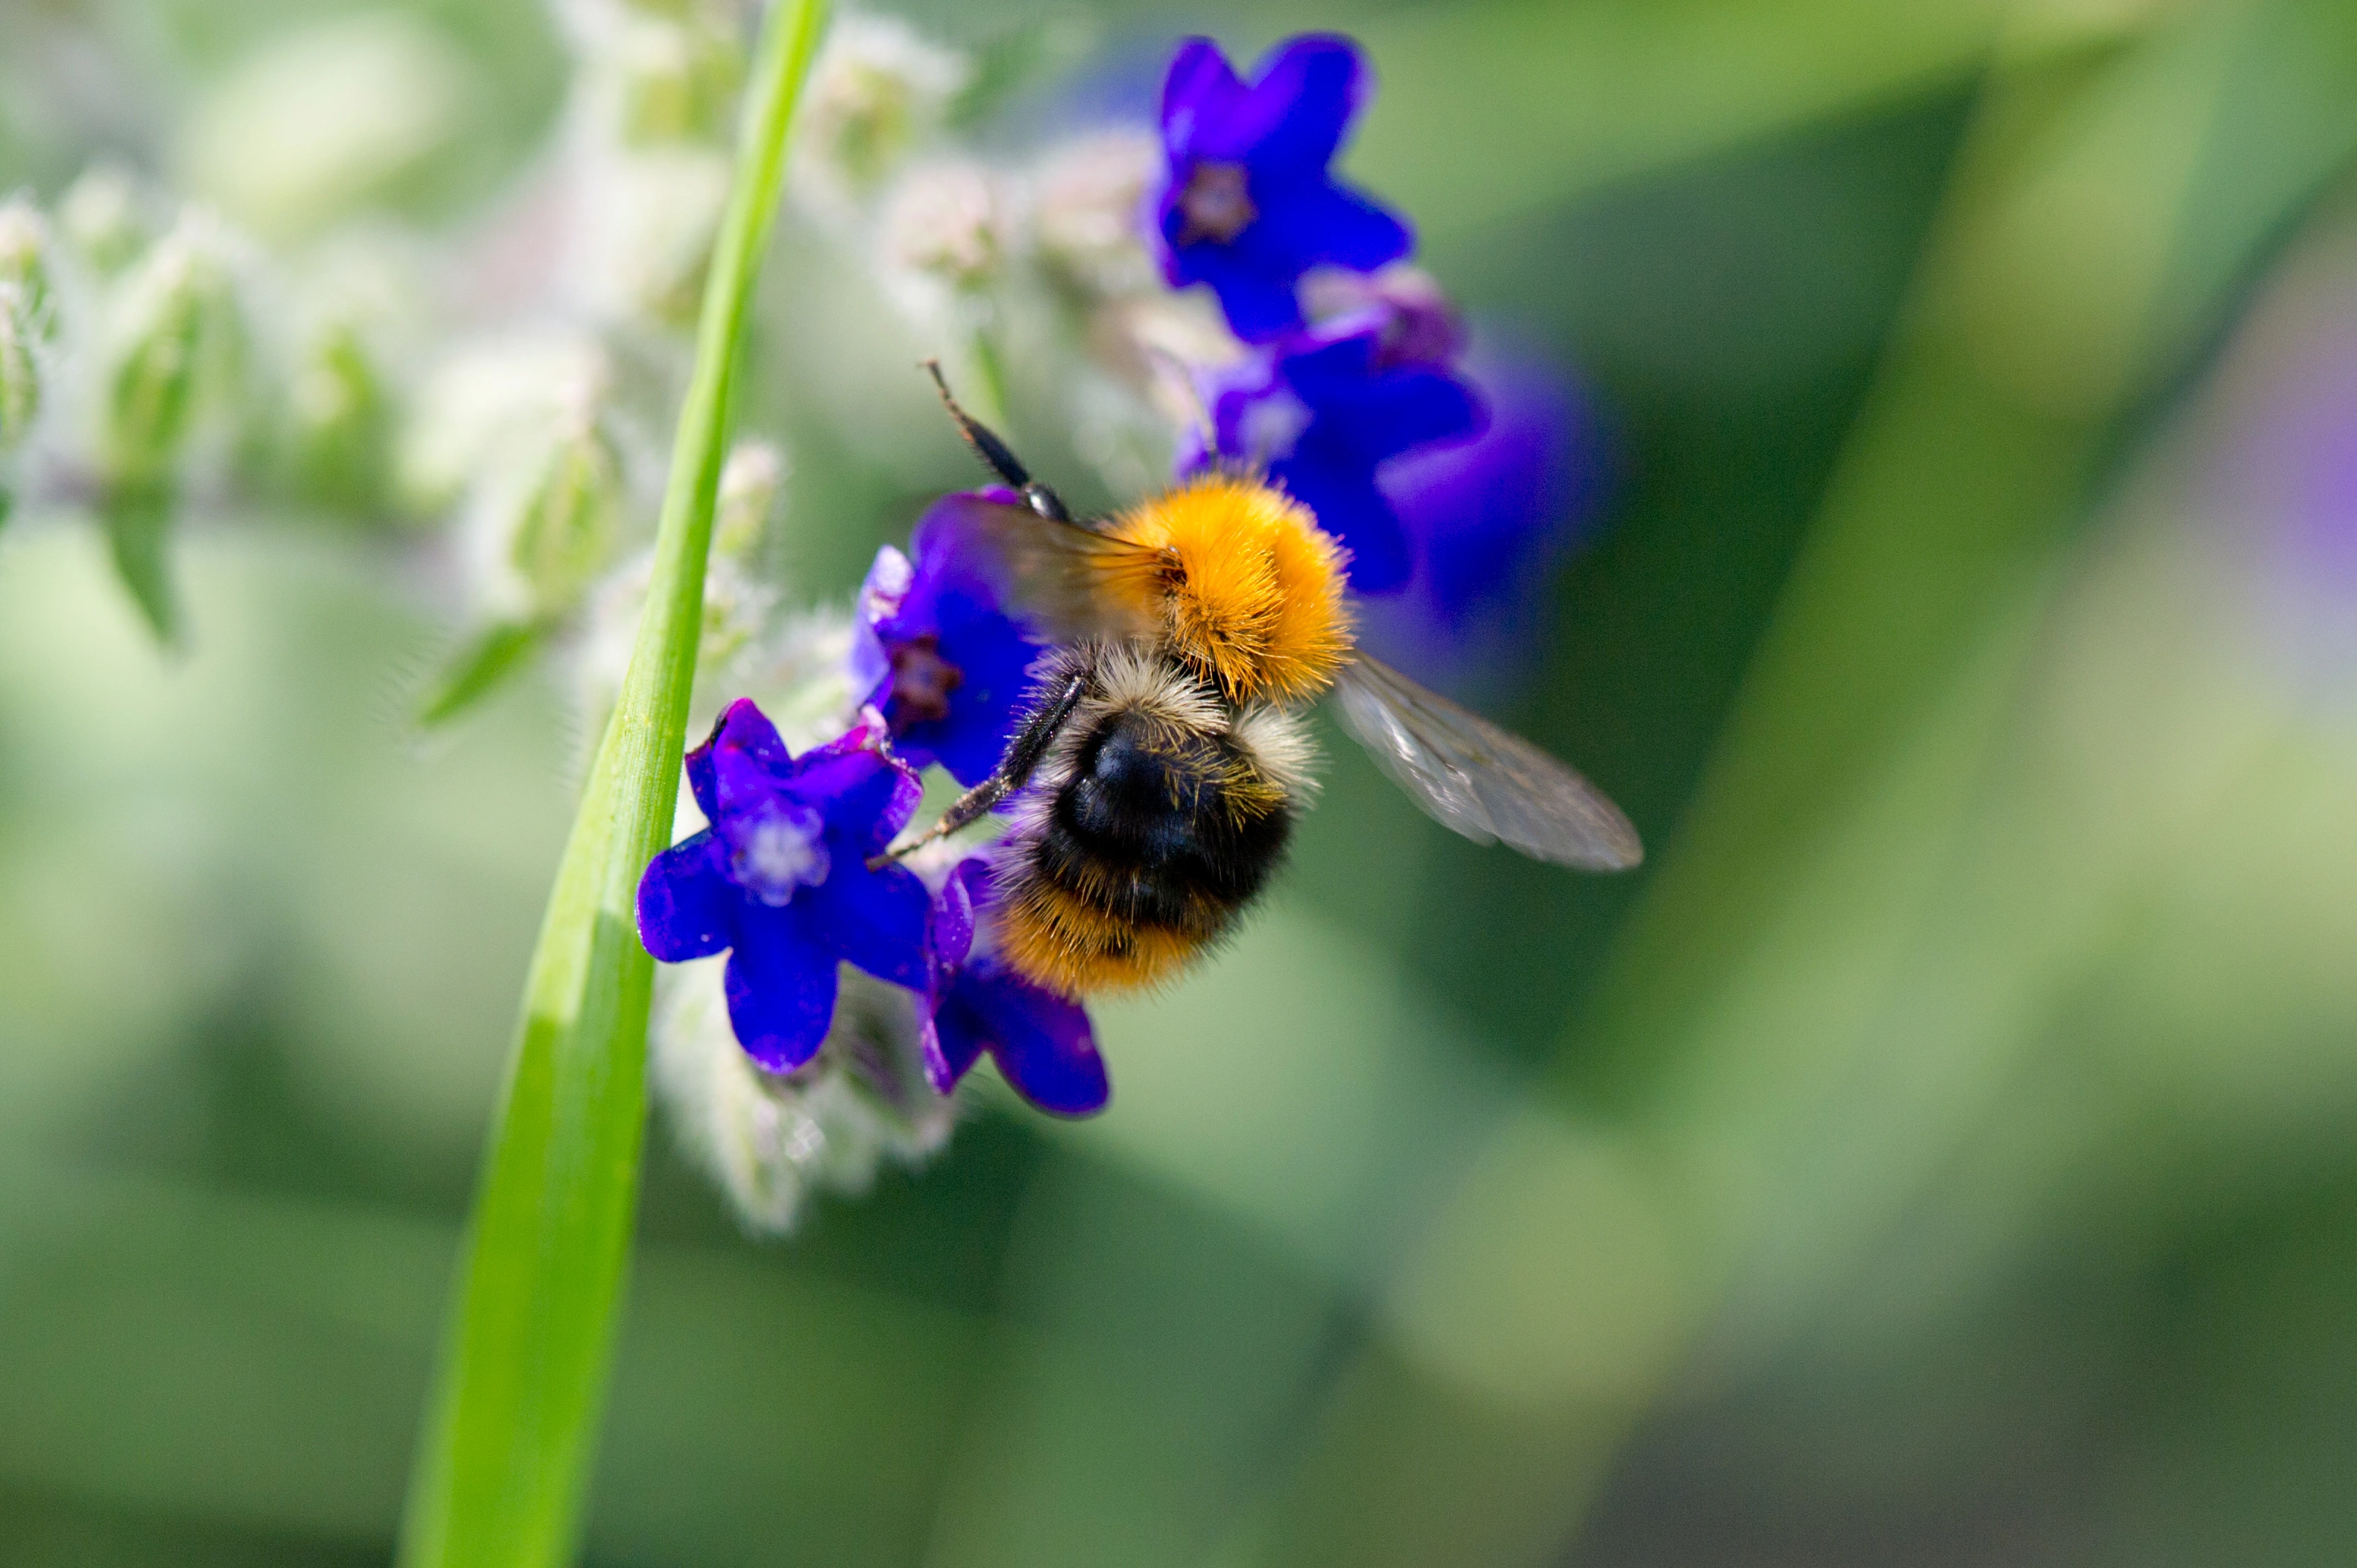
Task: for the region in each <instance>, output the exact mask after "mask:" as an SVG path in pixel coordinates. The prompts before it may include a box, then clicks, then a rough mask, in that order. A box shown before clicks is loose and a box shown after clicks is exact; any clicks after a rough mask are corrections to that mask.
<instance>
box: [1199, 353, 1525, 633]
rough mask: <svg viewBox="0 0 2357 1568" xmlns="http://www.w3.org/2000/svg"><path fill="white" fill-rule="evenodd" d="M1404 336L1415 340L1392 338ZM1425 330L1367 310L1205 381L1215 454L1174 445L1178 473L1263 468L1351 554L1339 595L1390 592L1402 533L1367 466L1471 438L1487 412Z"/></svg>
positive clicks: (1397, 581)
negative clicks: (1220, 464)
mask: <svg viewBox="0 0 2357 1568" xmlns="http://www.w3.org/2000/svg"><path fill="white" fill-rule="evenodd" d="M1410 326H1413V327H1414V328H1415V330H1414V331H1407V330H1404V328H1405V327H1410ZM1435 342H1437V343H1440V344H1442V345H1446V344H1447V343H1448V338H1446V337H1442V338H1434V336H1433V334H1432V332H1431V330H1430V328H1429V326H1428V324H1426V323H1423V322H1421V321H1419V320H1417V319H1416V318H1414V317H1408V316H1406V315H1405V314H1404V313H1399V312H1394V311H1389V310H1382V309H1378V310H1371V311H1365V312H1360V313H1356V314H1354V315H1351V316H1349V317H1342V318H1340V320H1337V321H1335V322H1332V323H1329V324H1327V325H1324V326H1320V327H1318V328H1314V329H1312V330H1309V331H1307V332H1303V333H1301V334H1298V335H1297V336H1296V337H1295V338H1292V339H1290V340H1288V341H1287V342H1286V343H1285V344H1284V345H1282V346H1281V347H1279V348H1278V349H1275V350H1274V351H1271V352H1267V353H1264V354H1261V355H1259V356H1256V357H1255V358H1254V359H1253V360H1247V361H1245V362H1244V363H1243V365H1241V366H1239V367H1237V368H1236V369H1234V370H1232V371H1225V372H1222V373H1221V374H1219V375H1218V376H1216V377H1215V378H1213V380H1212V381H1211V386H1210V388H1209V396H1208V398H1207V401H1208V402H1209V403H1210V406H1211V425H1212V428H1211V438H1212V441H1213V443H1214V444H1215V446H1216V447H1217V451H1216V453H1213V452H1211V451H1206V450H1203V449H1201V446H1200V441H1201V433H1200V432H1198V433H1197V434H1196V437H1195V443H1194V445H1193V446H1192V447H1191V449H1190V448H1189V447H1188V446H1184V445H1182V449H1181V452H1180V454H1179V467H1180V470H1181V472H1185V471H1187V470H1189V469H1192V468H1198V467H1204V466H1206V465H1208V464H1210V463H1211V462H1213V461H1215V460H1232V461H1243V462H1247V463H1251V464H1253V465H1254V466H1255V467H1261V468H1264V469H1265V471H1266V473H1267V475H1268V478H1269V479H1270V481H1271V482H1272V483H1275V484H1278V485H1281V486H1283V487H1284V488H1285V489H1287V490H1289V491H1291V492H1292V494H1293V495H1294V497H1295V499H1298V500H1299V501H1300V502H1301V503H1302V504H1303V505H1304V506H1306V507H1308V509H1309V510H1311V511H1312V512H1314V513H1316V514H1317V517H1318V525H1319V526H1320V527H1322V528H1324V529H1325V530H1326V532H1329V533H1330V534H1332V535H1333V536H1334V537H1335V538H1337V539H1339V540H1340V541H1341V542H1342V543H1343V544H1344V545H1345V546H1346V547H1347V548H1348V549H1349V550H1350V552H1351V567H1350V571H1351V586H1352V587H1353V588H1355V589H1357V590H1358V591H1359V592H1360V593H1362V594H1380V593H1387V592H1389V591H1391V590H1393V589H1395V588H1398V587H1401V586H1402V585H1405V583H1406V582H1407V580H1408V576H1409V574H1410V573H1411V571H1412V570H1413V569H1414V567H1415V557H1414V553H1413V552H1412V550H1411V549H1410V546H1409V540H1408V535H1407V531H1406V530H1405V527H1404V526H1403V525H1402V524H1401V521H1400V517H1399V513H1398V511H1397V510H1395V509H1394V507H1393V505H1392V502H1391V500H1390V499H1389V498H1388V497H1386V496H1385V495H1384V493H1383V489H1381V487H1379V486H1378V485H1377V484H1376V482H1375V470H1376V468H1377V467H1379V466H1380V465H1382V464H1383V463H1384V462H1385V461H1387V460H1388V459H1390V458H1393V457H1395V456H1399V455H1400V454H1402V453H1404V452H1405V451H1407V450H1408V449H1409V448H1411V447H1415V446H1424V445H1426V443H1429V442H1435V441H1449V440H1454V439H1457V438H1458V437H1462V436H1467V435H1475V434H1477V433H1479V432H1480V429H1481V428H1482V426H1483V424H1484V423H1485V421H1486V418H1487V413H1486V411H1485V410H1484V409H1483V406H1482V403H1481V400H1480V396H1479V395H1478V394H1476V393H1475V392H1474V391H1473V389H1472V388H1471V387H1470V386H1469V385H1468V384H1467V383H1466V382H1465V381H1463V380H1462V379H1460V378H1459V377H1458V376H1457V375H1456V374H1455V373H1454V372H1452V371H1450V370H1448V367H1447V365H1446V364H1445V363H1442V362H1439V361H1437V360H1426V359H1422V358H1409V357H1407V356H1408V354H1410V353H1422V352H1426V351H1428V348H1427V345H1429V344H1432V343H1435Z"/></svg>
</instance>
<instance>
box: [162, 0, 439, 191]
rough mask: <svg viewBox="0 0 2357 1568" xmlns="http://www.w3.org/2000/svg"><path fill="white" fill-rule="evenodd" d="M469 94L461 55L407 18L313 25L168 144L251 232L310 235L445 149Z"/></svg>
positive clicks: (214, 95)
mask: <svg viewBox="0 0 2357 1568" xmlns="http://www.w3.org/2000/svg"><path fill="white" fill-rule="evenodd" d="M474 95H475V83H474V81H473V80H472V73H471V68H470V67H469V65H468V60H467V58H466V56H465V55H463V54H462V53H460V52H459V50H458V49H457V47H456V46H455V45H453V44H452V43H451V42H450V41H449V40H448V39H447V38H445V37H444V36H443V35H442V34H441V33H439V32H437V31H436V30H435V29H434V28H433V27H429V26H428V25H427V24H425V22H423V21H420V20H418V19H417V18H416V17H415V16H412V15H409V14H406V13H404V12H398V11H371V12H367V13H365V14H362V15H360V16H346V17H339V18H337V19H335V20H332V21H326V22H319V23H316V24H313V25H312V26H309V27H303V28H300V29H298V30H296V31H295V32H292V33H287V34H284V35H281V36H279V37H277V38H274V39H273V40H272V41H271V42H269V43H268V44H266V45H265V46H264V48H262V49H261V50H259V51H258V52H257V53H255V54H253V55H252V56H251V57H249V58H248V59H246V60H245V61H244V62H242V64H240V65H238V66H235V67H233V68H232V69H231V70H229V71H228V72H227V73H225V74H224V75H223V76H222V77H221V79H220V81H219V82H218V84H217V85H215V86H214V87H213V88H212V90H211V91H209V92H208V93H207V94H206V95H205V97H204V99H203V101H202V102H200V103H199V105H198V108H197V112H196V114H195V116H194V117H193V119H192V121H191V123H190V124H189V127H188V132H187V134H185V135H184V136H183V137H182V138H181V139H180V142H179V151H180V165H181V172H182V175H183V177H185V178H186V179H187V181H188V185H189V187H190V188H192V189H194V190H196V191H197V192H198V193H199V194H200V195H201V196H203V197H204V198H205V199H209V200H210V201H213V202H215V203H217V204H218V205H219V206H220V207H221V209H223V210H224V211H227V212H228V213H230V214H231V216H233V217H234V218H236V219H237V220H239V221H241V222H242V223H245V224H248V225H251V226H252V227H253V228H254V229H256V230H259V231H262V232H264V233H267V234H272V235H277V236H294V235H301V234H307V233H311V232H314V231H317V230H318V229H319V228H321V227H323V226H324V225H326V224H327V223H328V222H331V221H333V220H335V219H337V218H339V217H341V216H343V215H344V214H345V213H347V212H349V211H350V210H351V209H353V208H355V207H357V206H360V205H362V204H364V203H366V202H368V201H370V200H371V199H376V198H378V197H380V196H382V194H383V193H384V192H385V191H386V190H387V188H389V187H391V186H392V185H393V183H394V182H396V181H398V180H400V179H402V178H403V177H406V176H409V175H411V174H413V173H414V172H415V171H416V170H417V169H418V168H419V167H420V166H422V165H424V164H425V163H426V162H427V161H428V160H429V159H431V158H433V157H434V156H436V155H437V154H439V153H441V152H443V151H444V150H445V149H447V147H449V146H451V145H453V144H454V143H455V142H456V141H457V137H458V134H459V133H460V131H461V130H462V129H463V128H464V124H465V120H466V110H467V106H468V101H469V100H470V99H471V98H472V97H473V96H474Z"/></svg>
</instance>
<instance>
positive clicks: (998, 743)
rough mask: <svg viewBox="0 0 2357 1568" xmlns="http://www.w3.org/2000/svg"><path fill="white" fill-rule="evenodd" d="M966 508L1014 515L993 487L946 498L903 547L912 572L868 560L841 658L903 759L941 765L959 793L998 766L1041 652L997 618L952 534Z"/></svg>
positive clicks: (981, 577)
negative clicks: (988, 504)
mask: <svg viewBox="0 0 2357 1568" xmlns="http://www.w3.org/2000/svg"><path fill="white" fill-rule="evenodd" d="M976 500H984V501H995V502H998V503H1001V504H1007V505H1016V506H1019V505H1021V504H1022V498H1020V497H1019V496H1017V495H1016V493H1015V492H1014V491H1012V490H1009V489H997V488H994V489H985V490H976V491H966V492H962V493H960V494H957V495H952V496H945V497H943V498H942V499H941V500H939V501H936V502H935V503H933V505H932V507H931V509H930V510H927V511H926V513H925V515H924V516H923V517H922V518H921V519H920V520H919V521H918V523H917V527H916V532H914V533H913V534H912V535H910V537H909V550H910V551H911V552H912V553H914V556H915V559H914V561H913V562H912V561H911V560H910V558H909V556H907V555H903V554H901V553H900V552H899V551H898V550H895V549H894V548H892V546H890V545H886V546H884V548H883V549H881V550H879V551H877V553H876V564H874V565H873V566H872V567H870V568H869V569H868V573H867V581H866V584H865V585H863V586H862V587H861V588H860V590H859V625H858V628H857V630H856V633H855V637H856V640H855V643H854V645H853V649H852V655H851V659H852V684H853V687H854V689H855V690H858V691H862V692H865V693H866V696H865V698H864V701H866V702H868V703H874V704H876V705H877V706H878V707H879V708H881V709H882V710H883V714H884V717H885V720H886V722H887V723H888V724H889V725H890V726H891V730H892V741H893V747H894V749H895V750H896V751H897V752H898V753H899V756H900V757H901V758H902V760H904V761H906V762H908V763H909V764H910V765H911V766H913V767H917V768H922V767H924V766H925V765H926V764H928V763H931V762H939V763H940V764H941V765H942V767H943V768H947V769H949V772H950V776H951V777H952V778H953V779H956V780H957V781H958V782H959V783H961V784H963V785H967V786H969V787H971V786H973V785H975V784H979V783H981V782H982V781H983V780H984V779H986V778H988V777H989V776H990V773H991V771H992V769H994V768H996V767H997V766H998V759H999V757H1000V756H1001V755H1002V754H1004V753H1005V751H1006V742H1007V739H1008V737H1009V736H1012V735H1013V734H1014V733H1015V721H1016V718H1017V714H1019V713H1020V711H1021V709H1022V706H1023V699H1024V695H1025V691H1026V681H1025V671H1028V669H1029V668H1030V666H1031V661H1032V660H1034V659H1036V658H1038V657H1039V653H1040V651H1041V650H1042V648H1043V647H1044V646H1045V645H1044V644H1042V643H1040V642H1039V641H1037V640H1036V639H1033V638H1032V637H1031V636H1030V635H1029V634H1028V632H1027V631H1026V629H1025V628H1024V627H1023V625H1022V624H1021V623H1020V622H1019V621H1017V620H1016V619H1015V618H1013V617H1011V616H1009V615H1008V614H1007V613H1006V610H1005V609H1004V608H1003V607H1002V606H1001V604H1000V600H999V594H998V590H997V588H996V586H995V579H994V578H993V577H992V576H991V575H990V572H989V562H988V561H987V560H986V559H985V557H984V556H983V555H982V554H980V553H978V549H977V546H976V545H975V543H974V539H973V535H972V534H971V533H969V532H964V531H962V530H961V529H959V528H958V526H957V521H958V515H959V513H960V511H961V510H962V509H963V508H964V507H966V506H968V505H971V504H972V503H973V502H974V501H976Z"/></svg>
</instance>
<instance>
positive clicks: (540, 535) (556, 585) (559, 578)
mask: <svg viewBox="0 0 2357 1568" xmlns="http://www.w3.org/2000/svg"><path fill="white" fill-rule="evenodd" d="M628 510H629V507H628V493H627V490H626V488H625V486H624V483H623V478H622V459H621V455H620V454H619V452H617V451H616V450H615V449H614V444H613V442H612V441H611V440H609V439H608V437H607V435H606V433H605V432H604V431H603V430H601V429H599V428H598V426H597V424H596V422H595V419H594V417H593V416H591V415H589V414H588V413H587V411H585V413H584V415H583V417H582V418H581V419H580V420H579V421H578V422H577V423H576V424H573V425H572V426H571V427H570V428H567V429H565V430H561V431H558V432H556V433H555V434H554V439H553V440H552V441H551V442H550V443H549V446H548V448H547V450H546V452H545V453H544V455H543V456H542V458H541V461H540V465H539V467H538V471H537V472H536V473H535V474H534V475H533V479H532V482H531V484H530V485H529V486H528V487H527V488H526V489H524V490H523V492H522V496H521V498H520V504H519V505H517V507H516V509H515V511H514V513H513V515H512V517H511V518H510V519H507V520H506V532H507V534H508V563H509V564H510V565H511V566H512V567H513V568H514V569H515V572H516V575H518V576H519V577H520V578H522V582H523V584H524V586H525V589H526V592H527V595H528V596H529V598H530V602H531V607H532V610H533V613H534V614H536V615H540V616H553V615H561V614H563V613H564V612H565V611H566V610H569V609H571V608H572V607H574V606H575V605H576V604H577V603H579V602H580V599H581V596H582V595H583V593H585V592H586V591H587V588H588V586H589V585H590V584H591V583H592V582H594V581H595V580H596V579H597V576H598V575H599V574H600V573H602V572H604V571H605V570H606V568H607V567H608V566H609V565H611V564H613V560H614V553H615V551H616V549H617V547H618V546H619V544H620V543H621V539H622V530H623V526H624V524H625V522H626V521H627V519H628Z"/></svg>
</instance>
